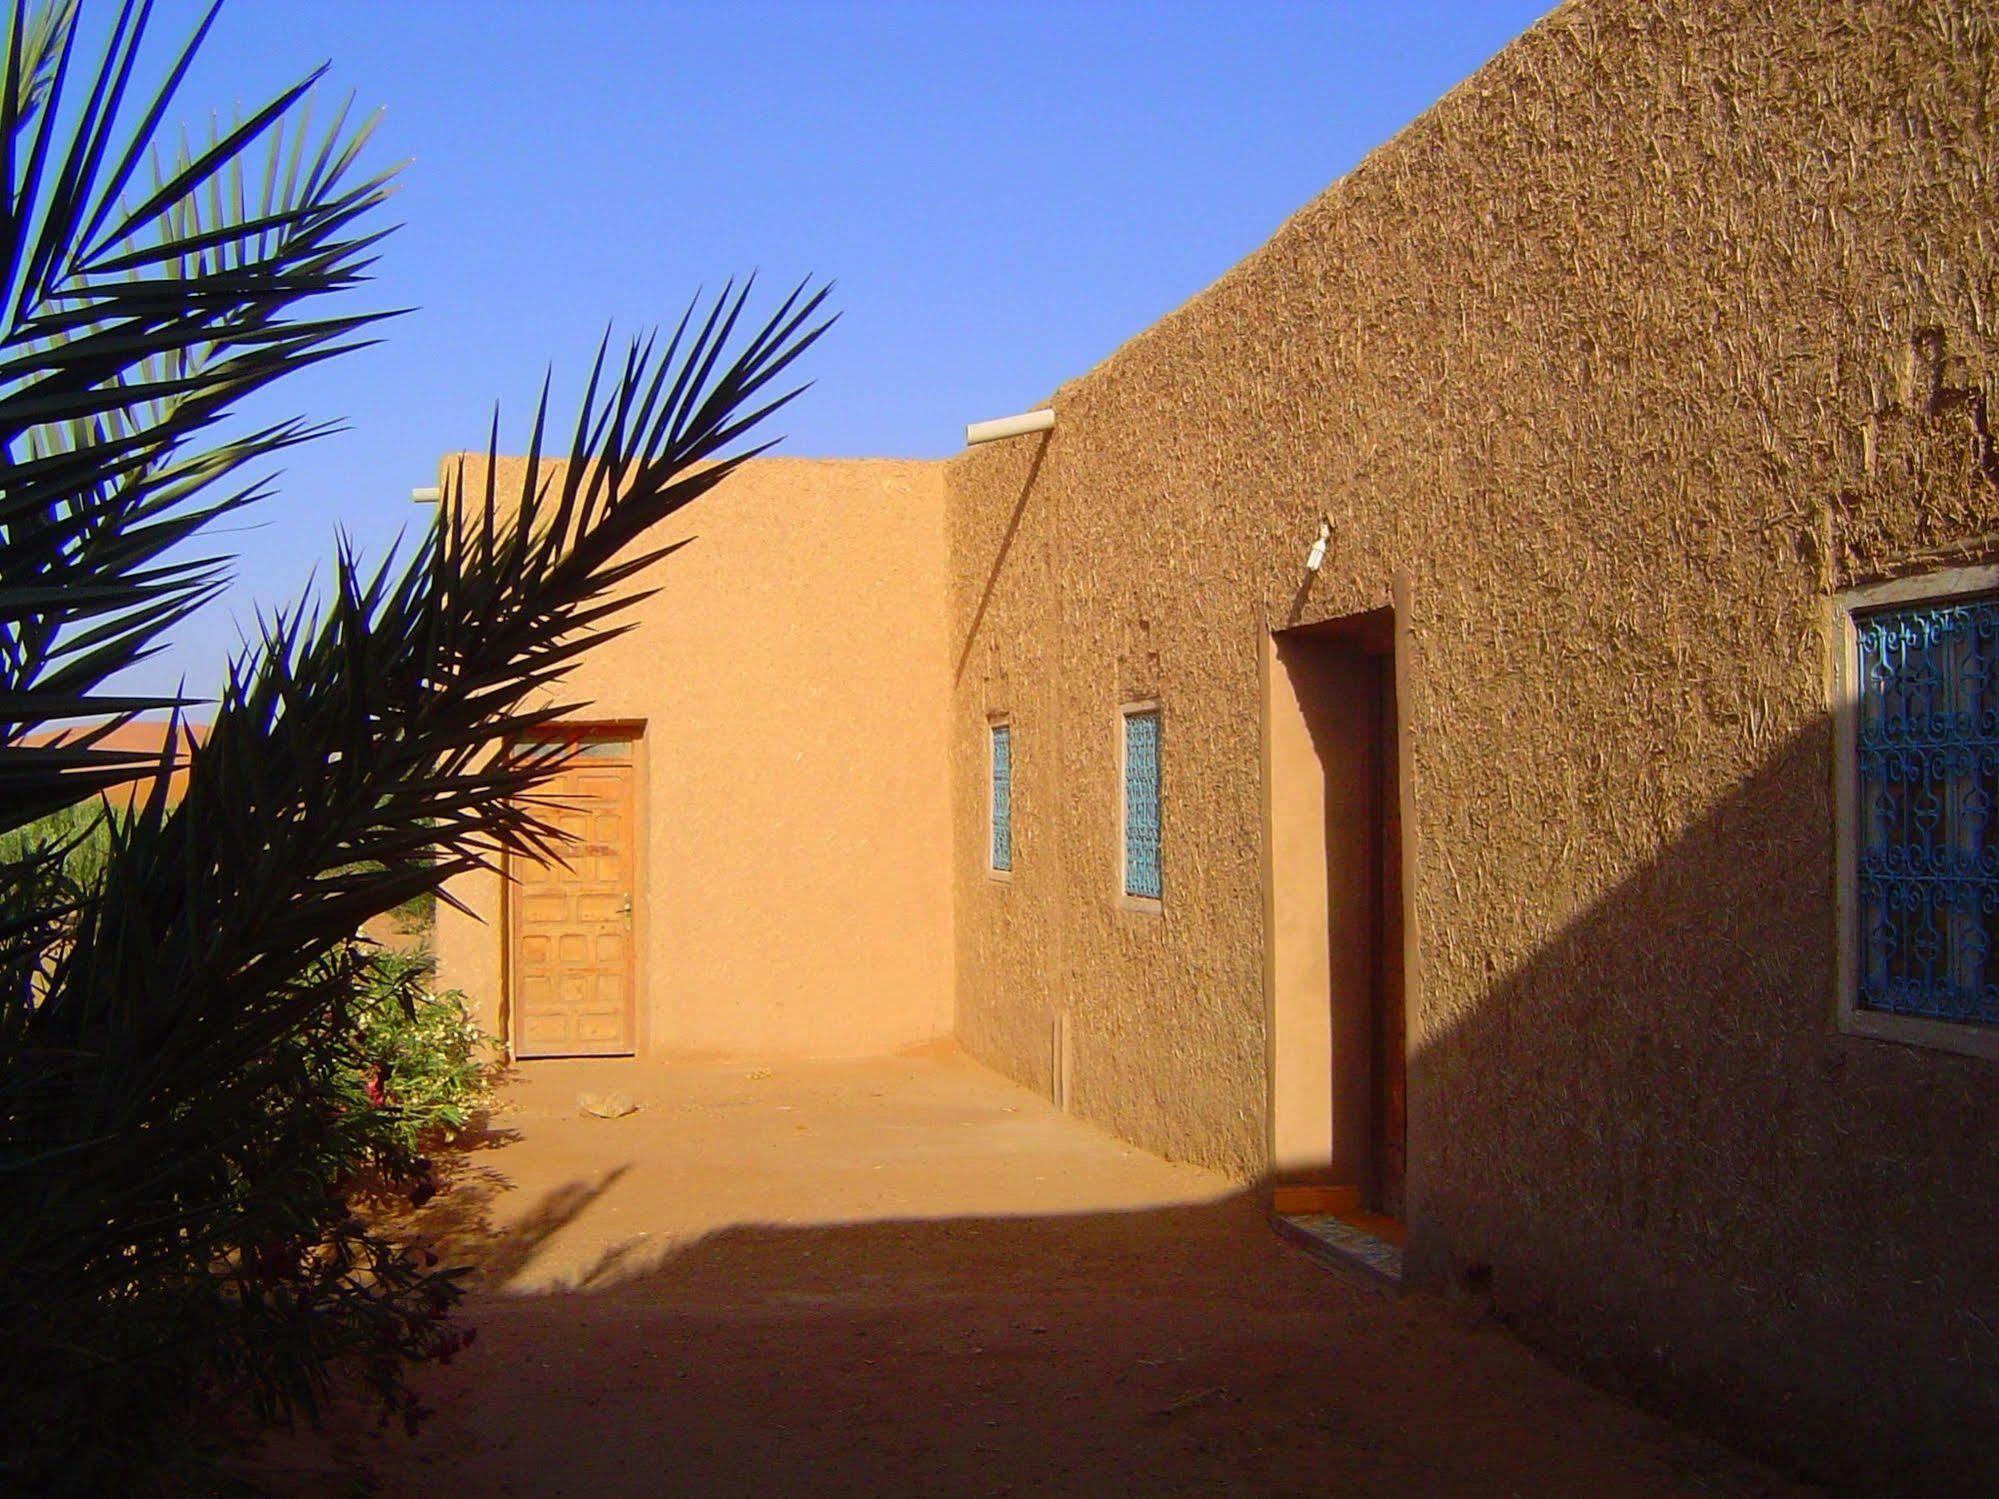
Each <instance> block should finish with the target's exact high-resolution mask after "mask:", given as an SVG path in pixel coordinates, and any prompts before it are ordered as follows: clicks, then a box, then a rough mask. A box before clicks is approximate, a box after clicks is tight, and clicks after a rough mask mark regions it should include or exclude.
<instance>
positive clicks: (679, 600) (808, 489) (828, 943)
mask: <svg viewBox="0 0 1999 1499" xmlns="http://www.w3.org/2000/svg"><path fill="white" fill-rule="evenodd" d="M455 461H456V460H447V468H449V467H450V466H451V464H452V463H454V462H455ZM466 461H467V463H468V464H469V466H470V468H469V471H468V475H467V478H468V482H469V483H470V484H472V485H473V486H479V485H482V484H483V478H482V477H481V475H482V474H483V468H484V460H483V458H472V459H468V460H466ZM520 468H521V461H520V460H511V461H509V468H508V470H507V472H506V473H505V474H503V475H502V483H501V492H502V493H503V494H512V493H516V492H517V490H518V483H519V473H520ZM684 536H691V537H693V538H695V540H694V543H693V545H691V546H688V547H686V548H685V549H683V550H681V551H680V552H678V553H676V554H675V555H674V556H672V557H670V558H668V559H666V560H665V561H664V562H662V563H660V564H658V565H657V566H656V567H655V568H653V569H650V570H649V571H648V572H647V573H646V574H645V575H642V576H641V578H640V579H639V580H638V583H637V587H639V588H640V589H644V588H657V589H658V592H657V593H656V594H655V595H654V596H653V597H652V598H651V599H649V600H646V601H645V602H644V603H642V604H641V605H639V606H638V608H637V609H636V610H635V611H634V612H633V614H632V616H631V618H633V619H634V620H635V621H636V623H637V625H638V628H636V629H634V630H633V631H631V632H630V633H629V634H626V635H624V636H621V637H619V638H618V639H616V640H612V641H609V642H607V643H605V644H604V645H603V646H601V647H600V648H598V649H596V650H594V651H592V652H590V653H588V654H587V655H585V656H584V657H583V658H582V659H581V661H580V662H579V664H578V666H577V667H576V669H575V670H574V671H573V673H572V674H571V676H570V677H569V679H568V680H567V681H566V682H565V683H564V684H563V692H562V694H561V696H563V697H565V698H580V699H585V700H588V701H589V703H590V705H591V706H590V707H589V708H588V709H587V710H586V711H585V712H583V713H581V714H579V715H577V716H578V718H579V719H582V720H586V721H598V722H613V721H614V722H623V721H633V722H642V723H643V725H644V732H643V736H642V749H641V755H640V770H641V776H642V789H641V814H640V815H641V818H642V820H643V825H644V829H645V834H644V839H643V846H642V847H641V848H640V850H639V865H640V876H639V882H640V896H639V910H638V912H637V921H636V928H637V930H638V931H639V934H640V937H639V948H640V956H639V974H638V981H639V996H640V1003H639V1038H638V1041H639V1046H640V1049H641V1051H642V1052H643V1053H644V1054H646V1055H651V1056H657V1057H692V1056H754V1057H779V1056H818V1057H833V1056H858V1055H869V1054H874V1053H879V1052H883V1051H888V1050H893V1049H895V1048H896V1047H899V1046H902V1045H906V1044H909V1043H912V1042H916V1041H921V1040H926V1039H929V1038H932V1037H936V1036H941V1035H946V1034H948V1033H949V1032H950V1029H951V990H952V969H951V898H950V857H949V848H950V823H949V813H948V805H949V790H948V782H947V773H948V771H947V759H948V757H947V751H946V747H945V732H946V705H947V702H948V696H949V688H948V680H949V679H948V675H947V672H948V665H947V660H946V655H945V650H946V644H945V619H946V610H945V562H944V532H943V486H942V481H941V474H940V471H939V468H938V466H937V465H935V464H931V463H919V462H898V461H877V460H819V459H789V458H765V459H758V460H755V461H753V462H751V463H749V464H747V465H746V466H744V467H743V468H741V469H739V470H738V471H737V472H736V473H734V474H732V475H731V476H730V477H729V478H728V479H727V480H725V481H724V482H723V483H722V484H721V485H720V486H718V487H717V488H716V489H715V490H713V491H712V492H710V493H709V494H707V495H705V496H703V497H702V498H701V499H700V500H698V501H696V502H695V503H694V505H692V506H691V507H689V509H687V510H686V511H684V512H682V514H681V515H680V516H678V517H675V519H674V520H673V521H672V522H670V523H668V525H667V526H665V527H663V528H662V529H661V530H660V532H659V533H658V537H657V539H658V540H659V541H661V542H670V541H674V540H678V539H680V538H681V537H684ZM454 893H456V894H458V895H459V896H460V897H461V898H462V899H464V900H465V901H466V903H467V904H468V905H470V906H472V907H473V909H474V910H475V911H476V912H478V913H479V914H480V915H481V916H482V917H484V918H486V919H485V920H483V921H474V920H470V919H468V918H466V917H464V916H461V915H458V914H456V913H453V912H451V911H450V910H448V909H444V908H441V909H440V913H439V920H438V933H437V944H438V950H439V967H440V977H441V981H442V982H444V983H447V984H456V985H458V986H460V987H462V988H464V989H465V990H466V991H467V992H468V993H469V994H470V995H472V996H473V998H474V1001H475V1003H476V1005H477V1007H478V1009H479V1012H480V1014H481V1015H482V1017H484V1019H485V1021H486V1023H487V1024H488V1026H489V1027H491V1028H493V1029H495V1030H499V1029H500V1028H501V1027H502V1026H503V1024H504V1016H503V1015H502V1014H501V1012H500V1001H501V992H502V991H501V951H502V947H501V932H500V924H499V922H498V920H497V919H496V913H497V912H498V910H499V907H500V884H499V881H498V879H497V878H496V877H486V878H473V879H467V880H463V881H460V882H459V883H458V884H457V885H456V886H455V887H454Z"/></svg>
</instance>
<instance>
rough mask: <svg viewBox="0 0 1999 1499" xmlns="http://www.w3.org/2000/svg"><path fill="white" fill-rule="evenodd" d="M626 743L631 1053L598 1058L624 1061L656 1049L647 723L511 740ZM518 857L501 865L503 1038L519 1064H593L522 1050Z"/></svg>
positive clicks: (584, 724)
mask: <svg viewBox="0 0 1999 1499" xmlns="http://www.w3.org/2000/svg"><path fill="white" fill-rule="evenodd" d="M590 739H626V740H629V741H630V742H631V746H632V749H631V758H630V760H629V761H628V762H627V763H628V764H629V766H630V768H631V773H632V828H631V837H632V941H631V951H630V953H629V958H630V971H631V982H630V984H629V986H628V988H627V992H626V996H625V1003H626V1011H627V1013H626V1034H627V1035H628V1036H629V1037H630V1039H631V1050H630V1051H629V1052H605V1053H598V1054H595V1055H596V1056H600V1057H601V1058H602V1059H603V1060H606V1061H615V1060H616V1059H618V1058H620V1057H627V1056H633V1057H638V1056H645V1055H646V1054H648V1053H649V1052H650V1051H651V1050H652V1049H653V1044H654V1043H653V1036H652V1034H651V1032H652V1027H651V1024H650V1016H651V1013H652V1010H651V1006H649V1005H641V1004H640V1003H639V996H640V995H641V994H643V993H645V992H647V991H646V988H645V984H646V970H647V967H648V964H647V961H646V959H647V954H648V949H649V945H650V944H649V929H650V926H651V922H650V910H651V905H652V903H651V901H650V900H648V899H647V898H646V896H647V892H648V888H649V886H648V879H647V876H648V869H647V864H648V859H647V850H648V848H649V846H650V844H651V842H652V840H651V838H650V836H649V835H648V833H647V829H648V828H650V826H651V821H650V808H649V805H648V802H649V790H650V786H651V782H652V776H651V771H650V763H649V762H650V754H649V747H648V740H647V735H646V724H645V720H644V719H639V718H607V719H562V720H560V721H559V722H556V723H550V724H543V725H541V726H540V727H539V728H536V729H534V730H531V731H530V732H528V733H526V734H518V735H515V736H513V737H512V738H510V739H509V741H508V744H507V749H508V751H511V750H512V748H513V747H514V746H515V745H517V744H522V743H538V742H547V741H550V740H575V741H582V740H590ZM513 866H514V855H513V854H512V853H506V854H504V855H502V857H501V860H500V875H501V900H500V933H499V937H500V1017H499V1018H500V1034H501V1037H502V1043H501V1044H502V1045H503V1046H504V1048H505V1050H506V1055H507V1060H508V1061H510V1062H518V1061H521V1060H526V1061H529V1062H539V1061H556V1060H570V1061H590V1060H593V1055H592V1054H578V1055H576V1056H572V1057H569V1058H566V1059H565V1058H554V1057H528V1058H525V1059H523V1058H522V1057H521V1055H520V1050H519V1044H518V1042H519V1036H518V1022H519V1018H520V1017H519V1015H518V1014H517V1011H516V1006H515V1003H514V938H515V935H516V930H515V923H516V917H515V914H514V903H515V899H516V897H517V894H518V892H519V890H520V884H519V882H518V881H517V880H516V879H515V878H514V873H513Z"/></svg>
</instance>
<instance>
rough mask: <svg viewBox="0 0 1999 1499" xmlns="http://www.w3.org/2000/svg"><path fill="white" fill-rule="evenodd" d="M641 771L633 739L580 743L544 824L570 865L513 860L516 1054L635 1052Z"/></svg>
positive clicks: (510, 909)
mask: <svg viewBox="0 0 1999 1499" xmlns="http://www.w3.org/2000/svg"><path fill="white" fill-rule="evenodd" d="M635 775H636V770H635V767H634V764H633V756H632V741H631V740H630V739H628V738H613V737H604V736H589V737H579V738H578V739H577V740H576V744H575V753H574V755H573V756H572V757H571V758H570V759H569V760H568V761H567V762H566V763H565V765H564V766H563V769H562V770H561V772H560V773H559V774H558V775H556V776H555V777H554V778H553V779H552V780H551V781H550V782H549V783H548V785H547V789H546V792H545V793H542V794H545V795H547V796H548V797H550V798H554V799H559V800H560V801H561V803H562V805H561V806H560V807H559V808H557V809H555V810H553V811H551V810H549V809H547V808H543V809H541V816H542V817H543V819H544V820H545V821H548V822H550V823H552V824H554V825H555V826H556V827H558V828H560V829H561V830H562V831H563V832H564V833H567V834H568V835H569V836H570V838H572V839H573V840H574V841H573V842H572V843H570V844H568V845H567V846H566V847H564V848H563V850H562V858H563V860H564V863H553V862H542V861H539V860H534V859H527V858H515V859H512V860H510V861H509V864H510V872H511V873H512V875H513V878H512V880H511V881H509V884H508V896H507V917H508V921H507V926H508V932H509V951H508V959H509V961H508V979H509V982H508V990H509V998H510V1000H511V1003H510V1005H509V1010H510V1014H511V1016H512V1022H511V1029H512V1032H513V1047H514V1055H515V1056H518V1057H576V1056H624V1055H629V1054H631V1053H632V1052H633V1051H634V1050H635V1049H636V1039H637V1035H636V1032H637V1027H636V1024H635V1016H634V1003H633V1002H634V995H633V992H632V989H633V966H634V965H633V951H632V948H633V942H632V913H633V908H634V898H635V896H636V893H637V892H636V891H635V889H634V888H633V881H634V875H635V873H636V860H635V858H634V856H633V854H634V848H635V844H636V833H637V830H636V828H635V827H634V822H635V811H636V802H637V795H636V791H637V788H636V784H635ZM565 864H566V867H565Z"/></svg>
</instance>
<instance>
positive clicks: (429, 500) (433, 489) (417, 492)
mask: <svg viewBox="0 0 1999 1499" xmlns="http://www.w3.org/2000/svg"><path fill="white" fill-rule="evenodd" d="M410 498H411V499H412V500H415V501H416V502H417V504H419V505H435V504H436V503H437V502H438V501H439V500H441V499H443V498H444V496H443V495H442V494H441V493H440V492H439V491H438V488H437V486H436V485H435V484H431V485H427V486H426V487H424V488H422V489H412V490H411V491H410Z"/></svg>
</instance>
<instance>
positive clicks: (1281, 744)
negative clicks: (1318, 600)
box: [1264, 609, 1408, 1225]
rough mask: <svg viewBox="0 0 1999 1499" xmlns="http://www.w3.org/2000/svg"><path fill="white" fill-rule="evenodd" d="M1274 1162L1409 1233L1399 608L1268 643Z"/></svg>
mask: <svg viewBox="0 0 1999 1499" xmlns="http://www.w3.org/2000/svg"><path fill="white" fill-rule="evenodd" d="M1264 704H1265V713H1264V719H1265V721H1264V785H1265V793H1266V805H1265V847H1266V870H1265V878H1266V887H1265V888H1266V906H1267V909H1266V921H1267V932H1268V937H1267V943H1268V946H1267V952H1266V970H1265V979H1266V987H1267V989H1268V1000H1269V1014H1268V1021H1269V1038H1270V1041H1269V1044H1270V1057H1269V1076H1270V1142H1269V1143H1270V1159H1271V1166H1272V1175H1273V1177H1274V1179H1275V1180H1276V1181H1277V1182H1278V1183H1280V1184H1283V1185H1286V1186H1290V1187H1307V1188H1315V1189H1320V1190H1321V1191H1322V1192H1323V1194H1324V1199H1325V1200H1324V1203H1323V1206H1324V1209H1325V1210H1326V1211H1334V1212H1355V1213H1359V1214H1362V1215H1365V1216H1368V1217H1371V1218H1375V1219H1379V1220H1387V1221H1388V1222H1389V1223H1391V1224H1398V1225H1399V1223H1400V1220H1401V1219H1402V1217H1403V1211H1404V1191H1403V1185H1404V1177H1405V1166H1406V1157H1407V1135H1408V1127H1407V1102H1406V1099H1407V1075H1408V1066H1407V1050H1408V1040H1407V1037H1408V1029H1407V1020H1406V1015H1405V996H1404V981H1403V940H1402V934H1403V906H1402V796H1401V783H1400V768H1399V764H1398V760H1399V745H1400V724H1399V715H1398V712H1397V703H1396V695H1395V617H1394V611H1393V610H1392V609H1379V610H1375V611H1372V612H1370V613H1367V614H1362V615H1354V616H1349V617H1347V618H1344V619H1339V620H1332V621H1328V622H1327V623H1324V624H1319V625H1311V626H1306V627H1303V628H1300V629H1293V630H1284V631H1280V632H1277V633H1275V634H1273V635H1271V636H1270V637H1269V647H1268V651H1267V654H1266V658H1265V692H1264Z"/></svg>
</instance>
